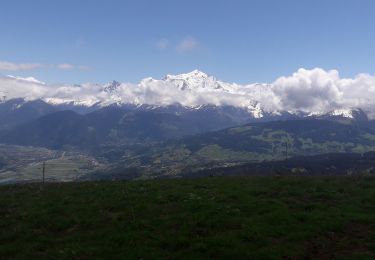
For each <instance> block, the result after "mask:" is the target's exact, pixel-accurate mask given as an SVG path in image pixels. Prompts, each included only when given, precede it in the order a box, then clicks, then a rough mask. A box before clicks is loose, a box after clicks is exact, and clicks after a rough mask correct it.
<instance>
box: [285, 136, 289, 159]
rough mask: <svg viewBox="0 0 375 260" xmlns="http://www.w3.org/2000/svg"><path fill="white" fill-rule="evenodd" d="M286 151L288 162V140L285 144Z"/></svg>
mask: <svg viewBox="0 0 375 260" xmlns="http://www.w3.org/2000/svg"><path fill="white" fill-rule="evenodd" d="M285 151H286V153H285V156H286V160H288V140H287V141H286V142H285Z"/></svg>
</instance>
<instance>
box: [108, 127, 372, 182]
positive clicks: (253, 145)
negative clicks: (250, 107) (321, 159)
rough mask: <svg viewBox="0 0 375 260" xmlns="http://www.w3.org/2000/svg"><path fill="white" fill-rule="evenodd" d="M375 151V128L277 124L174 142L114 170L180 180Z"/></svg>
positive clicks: (134, 156)
mask: <svg viewBox="0 0 375 260" xmlns="http://www.w3.org/2000/svg"><path fill="white" fill-rule="evenodd" d="M374 150H375V128H374V127H373V126H370V125H369V124H367V123H366V124H342V123H338V122H332V121H325V120H291V121H275V122H266V123H253V124H247V125H243V126H239V127H233V128H229V129H225V130H220V131H216V132H210V133H205V134H199V135H194V136H187V137H183V138H181V139H178V140H170V141H167V142H166V143H164V144H162V145H156V146H153V147H152V148H149V149H148V150H147V151H145V150H141V152H140V153H134V152H133V153H129V152H127V155H126V156H125V157H122V159H120V161H118V162H116V163H117V166H115V168H117V169H118V170H120V169H121V168H124V167H127V165H131V166H132V167H133V166H134V167H142V168H143V169H146V172H147V174H154V175H156V176H159V175H164V174H167V175H170V174H177V175H178V174H180V173H181V172H184V171H195V170H199V169H204V168H212V167H220V166H229V165H236V164H242V163H245V162H259V161H271V160H284V159H285V158H286V157H287V156H288V157H294V156H306V155H316V154H323V153H342V152H355V153H364V152H368V151H374ZM117 158H121V156H118V157H117Z"/></svg>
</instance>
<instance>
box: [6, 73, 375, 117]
mask: <svg viewBox="0 0 375 260" xmlns="http://www.w3.org/2000/svg"><path fill="white" fill-rule="evenodd" d="M197 73H198V74H197ZM196 74H197V75H198V76H197V75H196ZM181 75H182V79H180V76H181ZM181 75H178V76H171V75H169V76H167V77H166V78H165V79H163V80H155V79H152V78H147V79H144V80H142V81H141V82H140V83H139V84H130V83H122V84H120V85H119V86H117V87H116V89H115V91H113V92H112V91H107V87H108V85H100V84H82V85H48V84H45V83H43V82H41V81H38V80H37V79H35V78H32V77H29V78H17V77H11V76H7V77H0V96H1V97H2V96H7V98H9V99H10V98H18V97H22V98H26V99H28V100H32V99H37V98H43V99H44V100H46V101H48V102H52V103H66V102H76V103H79V104H84V105H93V104H95V103H98V102H100V103H101V104H103V105H109V104H111V103H114V102H119V103H123V104H125V103H128V104H149V105H171V104H176V103H179V104H181V105H184V106H190V107H194V106H199V105H232V106H236V107H245V108H247V107H249V106H253V107H254V104H260V106H261V108H262V109H263V110H264V111H266V112H275V111H292V112H297V111H299V112H305V113H326V112H330V111H332V110H334V109H341V108H361V109H363V110H364V111H365V112H367V113H368V115H369V116H370V117H371V118H375V102H374V101H375V76H372V75H368V74H359V75H357V76H356V77H354V78H341V77H340V75H339V72H338V71H336V70H328V71H327V70H323V69H320V68H315V69H311V70H307V69H299V70H298V71H296V72H295V73H293V74H292V75H289V76H283V77H280V78H278V79H276V80H275V81H274V82H273V83H271V84H248V85H237V84H230V83H225V82H222V81H219V80H216V79H215V78H214V77H211V76H207V75H205V74H203V73H200V72H194V73H190V74H181ZM186 86H188V87H187V88H186Z"/></svg>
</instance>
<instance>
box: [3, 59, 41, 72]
mask: <svg viewBox="0 0 375 260" xmlns="http://www.w3.org/2000/svg"><path fill="white" fill-rule="evenodd" d="M40 67H42V65H41V64H39V63H12V62H8V61H0V70H5V71H22V70H33V69H37V68H40Z"/></svg>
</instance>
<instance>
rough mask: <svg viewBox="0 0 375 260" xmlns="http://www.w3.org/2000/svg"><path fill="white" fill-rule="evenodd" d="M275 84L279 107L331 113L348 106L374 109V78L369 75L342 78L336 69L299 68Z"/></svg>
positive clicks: (274, 88)
mask: <svg viewBox="0 0 375 260" xmlns="http://www.w3.org/2000/svg"><path fill="white" fill-rule="evenodd" d="M272 85H273V92H274V94H275V96H276V97H277V100H278V103H279V104H278V105H279V107H280V109H284V110H292V111H297V110H299V111H304V112H328V111H331V110H334V109H338V108H348V107H349V108H361V109H363V110H365V111H368V112H371V111H375V102H374V101H375V77H374V76H371V75H368V74H359V75H357V76H356V77H354V78H341V77H340V75H339V72H338V71H337V70H329V71H326V70H323V69H320V68H315V69H312V70H306V69H299V70H298V71H297V72H295V73H293V75H291V76H287V77H280V78H278V79H277V80H276V81H275V82H274V83H273V84H272Z"/></svg>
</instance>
